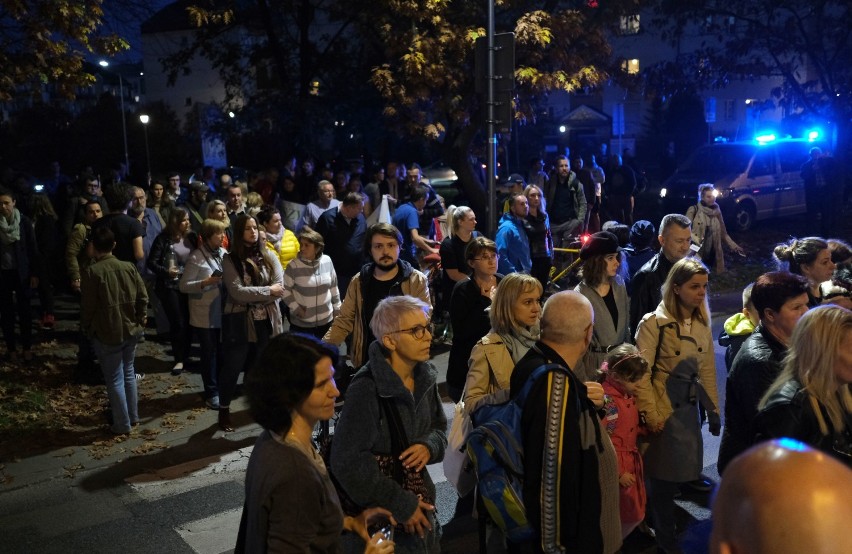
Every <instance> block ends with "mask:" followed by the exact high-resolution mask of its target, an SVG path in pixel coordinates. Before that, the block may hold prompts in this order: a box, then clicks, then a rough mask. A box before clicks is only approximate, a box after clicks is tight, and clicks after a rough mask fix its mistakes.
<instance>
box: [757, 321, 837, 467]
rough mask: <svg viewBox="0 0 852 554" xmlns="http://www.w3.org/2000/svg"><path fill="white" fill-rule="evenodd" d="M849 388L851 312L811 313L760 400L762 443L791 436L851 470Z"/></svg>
mask: <svg viewBox="0 0 852 554" xmlns="http://www.w3.org/2000/svg"><path fill="white" fill-rule="evenodd" d="M850 383H852V311H850V310H847V309H846V308H842V307H840V306H832V305H828V306H819V307H816V308H812V309H810V310H809V311H808V312H806V313H805V315H803V316H802V318H801V319H800V320H799V322H798V323H797V324H796V328H795V329H794V330H793V336H792V337H791V339H790V348H789V350H788V351H787V357H786V358H785V359H784V369H783V370H782V371H781V374H780V375H779V376H778V378H777V379H776V380H775V381H774V382H773V383H772V386H771V387H769V390H768V391H767V392H766V394H765V395H764V397H763V398H762V399H761V400H760V404H759V405H758V410H760V412H759V413H758V415H757V418H756V419H755V428H756V429H757V441H761V440H766V439H771V438H780V437H790V438H793V439H796V440H799V441H802V442H804V443H807V444H809V445H811V446H813V447H814V448H816V449H818V450H822V451H823V452H825V453H826V454H829V455H831V456H834V457H835V458H837V459H838V460H840V461H841V462H843V463H845V464H846V465H847V466H849V467H850V468H852V393H850V390H849V387H850ZM757 441H755V442H757Z"/></svg>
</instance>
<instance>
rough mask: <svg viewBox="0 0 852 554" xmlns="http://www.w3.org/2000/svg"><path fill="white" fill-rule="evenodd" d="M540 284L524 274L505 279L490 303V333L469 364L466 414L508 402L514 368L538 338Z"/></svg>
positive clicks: (472, 353) (478, 344)
mask: <svg viewBox="0 0 852 554" xmlns="http://www.w3.org/2000/svg"><path fill="white" fill-rule="evenodd" d="M541 292H542V289H541V283H539V281H538V279H536V278H535V277H532V276H530V275H526V274H523V273H510V274H509V275H507V276H505V277H504V278H503V280H502V281H500V284H498V285H497V289H496V291H495V292H494V298H493V300H492V302H491V308H490V309H491V312H490V319H491V331H490V332H489V333H488V334H487V335H485V336H484V337H482V338H481V339H480V340H479V342H477V343H476V346H474V347H473V351H472V352H471V353H470V360H469V361H468V367H469V368H470V369H468V372H467V380H466V382H465V393H464V403H465V408H466V409H467V410H468V411H469V412H473V411H474V410H475V409H476V407H477V406H478V405H479V404H480V403H482V402H485V403H487V404H497V403H500V402H504V401H506V400H508V399H509V379H510V378H511V376H512V370H513V369H514V367H515V364H516V363H517V362H518V360H520V359H521V358H523V356H524V354H526V353H527V351H528V350H529V349H530V348H531V347H532V346H533V345H534V344H535V343H536V341H537V340H538V338H539V326H538V321H539V318H540V317H541V304H540V299H541Z"/></svg>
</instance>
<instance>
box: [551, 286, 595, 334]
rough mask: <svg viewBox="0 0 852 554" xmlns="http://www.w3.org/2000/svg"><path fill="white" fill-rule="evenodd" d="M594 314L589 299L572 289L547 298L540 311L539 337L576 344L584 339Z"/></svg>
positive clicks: (593, 319) (592, 322) (592, 321)
mask: <svg viewBox="0 0 852 554" xmlns="http://www.w3.org/2000/svg"><path fill="white" fill-rule="evenodd" d="M594 322H595V315H594V311H593V309H592V304H591V303H590V302H589V300H588V299H587V298H586V297H585V296H583V295H582V294H580V293H579V292H575V291H572V290H566V291H562V292H558V293H556V294H554V295H553V296H551V297H550V298H548V299H547V302H545V303H544V309H543V310H542V312H541V339H542V340H547V341H549V342H554V343H557V344H578V343H581V342H583V341H584V340H585V339H586V332H587V329H588V328H589V325H590V324H594Z"/></svg>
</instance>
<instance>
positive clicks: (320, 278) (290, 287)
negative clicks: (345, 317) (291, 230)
mask: <svg viewBox="0 0 852 554" xmlns="http://www.w3.org/2000/svg"><path fill="white" fill-rule="evenodd" d="M282 300H283V302H284V303H285V304H286V305H287V306H288V307H289V308H290V323H291V324H293V325H297V326H299V327H308V328H310V327H319V326H320V325H325V324H326V323H330V322H331V320H332V319H333V317H334V313H335V312H337V311H339V310H340V293H339V292H338V290H337V274H336V273H335V272H334V265H332V263H331V258H329V257H328V256H326V255H325V254H323V255H322V256H321V257H320V258H319V259H317V260H314V261H312V262H306V261H305V260H303V259H302V258H301V257H298V256H297V257H295V258H293V260H292V261H291V262H290V263H289V264H287V269H285V270H284V298H283V299H282ZM300 308H301V309H300Z"/></svg>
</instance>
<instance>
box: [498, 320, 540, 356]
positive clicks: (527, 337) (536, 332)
mask: <svg viewBox="0 0 852 554" xmlns="http://www.w3.org/2000/svg"><path fill="white" fill-rule="evenodd" d="M540 335H541V329H540V328H539V325H538V323H536V324H535V325H533V326H532V327H530V328H526V327H521V329H520V330H519V331H517V332H515V333H507V334H505V335H504V334H501V335H500V338H501V339H503V344H505V345H506V349H507V350H508V351H509V354H511V355H512V361H513V362H515V363H516V364H517V363H518V362H519V361H520V359H521V358H523V357H524V355H525V354H526V353H527V351H528V350H529V349H530V348H532V347H533V345H534V344H535V343H536V342H538V339H539V336H540Z"/></svg>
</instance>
